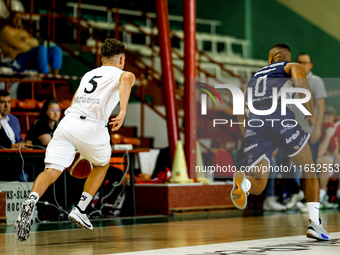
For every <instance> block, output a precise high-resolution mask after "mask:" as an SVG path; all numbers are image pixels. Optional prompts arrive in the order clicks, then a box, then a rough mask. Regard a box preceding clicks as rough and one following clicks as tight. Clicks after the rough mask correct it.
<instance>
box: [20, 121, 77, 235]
mask: <svg viewBox="0 0 340 255" xmlns="http://www.w3.org/2000/svg"><path fill="white" fill-rule="evenodd" d="M65 125H66V126H67V125H68V124H67V123H66V122H64V120H62V121H61V122H60V123H59V125H58V128H57V129H56V131H55V132H54V134H53V138H52V140H51V141H50V142H49V144H48V146H47V148H46V155H45V170H44V171H43V172H42V173H40V174H39V175H38V177H37V178H36V180H35V182H34V185H33V188H32V192H31V193H30V194H29V196H28V199H27V200H26V201H25V202H23V203H22V205H21V208H20V212H19V216H18V219H17V220H16V222H15V225H14V230H15V234H16V236H17V238H18V240H20V241H25V240H27V238H28V237H29V235H30V233H31V225H32V222H33V221H32V217H33V214H34V208H35V205H36V203H37V202H38V200H39V198H40V197H41V196H42V195H43V194H44V193H45V191H46V190H47V188H48V187H49V186H50V185H51V184H52V183H54V182H55V181H56V180H57V179H58V177H59V176H60V175H61V173H62V172H63V171H64V169H65V168H66V167H68V166H69V165H70V164H71V163H72V161H73V159H74V155H75V148H74V146H73V145H72V144H71V143H70V142H69V140H68V139H65V130H64V129H63V126H65Z"/></svg>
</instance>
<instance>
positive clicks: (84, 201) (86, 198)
mask: <svg viewBox="0 0 340 255" xmlns="http://www.w3.org/2000/svg"><path fill="white" fill-rule="evenodd" d="M91 200H92V196H91V195H90V194H89V193H86V192H83V193H82V194H81V197H80V200H79V203H78V207H79V208H80V210H82V211H85V210H86V207H87V206H88V205H89V204H90V202H91Z"/></svg>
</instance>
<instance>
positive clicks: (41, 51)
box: [0, 12, 62, 74]
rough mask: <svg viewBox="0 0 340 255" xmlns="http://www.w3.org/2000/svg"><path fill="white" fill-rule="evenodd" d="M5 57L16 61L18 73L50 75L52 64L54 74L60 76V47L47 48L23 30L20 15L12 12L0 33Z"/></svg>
mask: <svg viewBox="0 0 340 255" xmlns="http://www.w3.org/2000/svg"><path fill="white" fill-rule="evenodd" d="M0 44H1V50H2V53H3V57H4V58H5V59H7V60H12V61H14V60H15V61H14V62H13V63H12V66H13V67H14V68H16V69H17V70H18V71H24V70H26V69H35V70H37V71H38V72H39V73H48V71H49V69H48V64H49V63H50V64H51V68H52V70H53V74H58V73H59V69H60V67H61V64H62V52H61V49H60V48H59V47H58V46H53V47H47V48H46V47H45V46H44V45H39V41H38V40H37V39H36V38H34V37H33V36H32V35H30V34H29V33H28V31H26V30H25V29H23V28H22V22H21V16H20V13H15V12H12V13H11V15H10V17H9V21H8V22H7V24H5V25H4V26H3V27H2V29H1V31H0ZM5 61H6V60H5Z"/></svg>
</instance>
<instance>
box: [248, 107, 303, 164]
mask: <svg viewBox="0 0 340 255" xmlns="http://www.w3.org/2000/svg"><path fill="white" fill-rule="evenodd" d="M278 108H279V109H277V110H276V111H275V112H274V113H272V114H271V115H267V116H259V115H254V114H250V115H249V118H248V126H247V131H246V135H245V139H244V147H243V150H244V155H245V161H246V163H247V165H249V166H252V165H256V164H257V163H258V162H259V161H261V160H262V159H263V158H265V159H266V160H267V161H268V162H269V163H270V159H271V157H272V154H273V151H274V150H275V149H276V148H277V147H281V148H282V149H283V150H284V152H285V153H286V154H287V155H288V156H289V157H293V156H295V155H296V154H298V153H299V152H300V151H301V149H302V148H303V147H304V146H305V145H306V143H307V142H308V139H309V134H307V133H305V131H303V129H302V128H301V126H300V125H299V124H298V123H297V122H295V121H293V120H295V115H294V113H293V112H292V111H291V110H289V109H287V113H286V115H285V116H282V115H281V109H280V107H278ZM272 120H275V121H272ZM282 121H283V122H282ZM262 123H263V125H262ZM249 124H250V125H249ZM252 126H253V127H252ZM254 126H256V127H254ZM242 163H245V162H242Z"/></svg>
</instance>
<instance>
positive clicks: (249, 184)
mask: <svg viewBox="0 0 340 255" xmlns="http://www.w3.org/2000/svg"><path fill="white" fill-rule="evenodd" d="M246 184H247V190H246V191H247V192H248V191H249V190H250V188H251V182H250V181H249V180H248V179H246Z"/></svg>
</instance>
